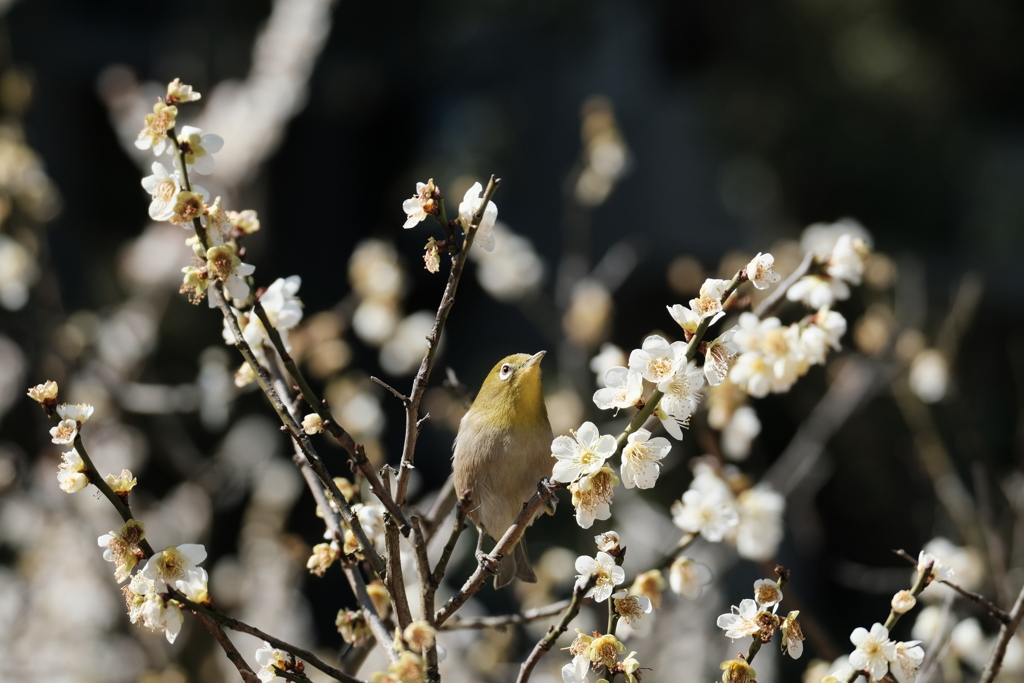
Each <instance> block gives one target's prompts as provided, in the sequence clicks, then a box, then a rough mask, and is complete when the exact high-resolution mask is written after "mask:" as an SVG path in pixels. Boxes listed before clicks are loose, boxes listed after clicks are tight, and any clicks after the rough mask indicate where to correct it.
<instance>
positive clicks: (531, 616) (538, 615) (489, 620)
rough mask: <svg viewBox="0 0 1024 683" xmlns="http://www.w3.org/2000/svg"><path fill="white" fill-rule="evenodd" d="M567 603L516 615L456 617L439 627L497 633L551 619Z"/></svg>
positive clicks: (537, 608)
mask: <svg viewBox="0 0 1024 683" xmlns="http://www.w3.org/2000/svg"><path fill="white" fill-rule="evenodd" d="M569 602H570V601H569V599H565V600H559V601H558V602H553V603H551V604H550V605H545V606H543V607H535V608H533V609H528V610H525V611H523V612H520V613H518V614H498V615H493V616H487V617H456V618H455V619H452V620H450V621H448V622H446V623H445V624H444V626H442V627H441V630H442V631H461V630H466V629H485V628H493V629H497V630H498V631H504V630H505V629H507V628H508V627H509V626H519V625H521V624H529V623H530V622H533V621H537V620H538V619H543V618H544V617H553V616H554V615H556V614H558V613H559V612H561V611H562V610H564V609H565V608H566V607H568V606H569Z"/></svg>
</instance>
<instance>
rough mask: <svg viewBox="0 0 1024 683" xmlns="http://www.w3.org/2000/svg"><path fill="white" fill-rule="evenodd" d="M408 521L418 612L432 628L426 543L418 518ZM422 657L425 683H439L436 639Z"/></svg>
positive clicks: (434, 586) (434, 588) (431, 580)
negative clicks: (418, 588) (416, 585)
mask: <svg viewBox="0 0 1024 683" xmlns="http://www.w3.org/2000/svg"><path fill="white" fill-rule="evenodd" d="M410 521H411V522H412V533H413V550H414V551H415V553H416V574H417V576H418V577H419V582H420V612H421V614H422V615H423V619H424V620H426V622H427V623H428V624H430V625H431V626H433V625H434V597H435V594H436V592H437V584H436V583H435V582H434V575H433V574H432V573H431V572H430V558H428V557H427V541H426V539H425V538H424V537H423V529H422V528H421V527H420V518H419V517H416V516H415V515H414V516H413V517H412V518H411V519H410ZM423 655H424V659H425V660H426V673H427V683H440V681H441V671H440V669H439V668H438V666H437V639H436V638H435V639H434V642H433V643H431V644H430V646H429V647H427V648H426V651H425V652H424V653H423Z"/></svg>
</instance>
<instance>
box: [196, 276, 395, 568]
mask: <svg viewBox="0 0 1024 683" xmlns="http://www.w3.org/2000/svg"><path fill="white" fill-rule="evenodd" d="M210 296H211V297H213V298H214V303H215V304H216V305H217V307H218V308H220V311H221V314H223V316H224V320H226V321H227V324H228V329H230V330H231V333H232V335H233V336H234V339H235V347H236V348H237V349H238V350H239V352H240V353H241V354H242V357H243V358H245V360H246V362H247V363H248V364H249V367H250V368H251V369H252V371H253V373H255V375H256V381H257V382H258V383H259V385H260V388H261V389H263V393H264V394H266V396H267V398H268V399H269V400H270V404H271V405H272V406H273V408H274V411H275V412H277V416H278V417H279V418H280V420H281V423H282V424H283V425H284V427H285V430H286V431H287V432H288V435H289V436H291V437H292V439H294V440H295V442H296V443H297V444H298V445H299V447H300V448H301V449H302V454H303V456H304V457H305V459H306V462H308V463H309V466H310V468H311V469H312V470H313V472H315V473H316V476H317V477H318V478H319V479H320V481H321V483H323V485H324V486H325V487H326V488H327V490H328V491H330V493H331V497H332V498H334V501H335V503H336V504H337V506H338V509H339V510H340V511H341V516H342V518H343V519H344V520H345V522H346V523H347V524H348V525H349V528H351V529H352V534H353V536H355V538H356V541H357V542H358V543H359V548H360V549H361V550H362V551H363V554H364V555H365V556H366V559H367V561H368V562H369V563H370V566H371V567H372V568H373V570H374V571H375V572H377V573H378V574H382V573H383V572H384V562H383V561H382V560H381V558H380V555H378V554H377V550H376V549H375V548H374V547H373V544H372V543H371V542H370V540H369V538H367V536H366V532H365V531H364V530H363V527H362V525H361V524H360V523H359V520H358V519H357V518H356V516H355V515H354V514H352V508H351V507H350V506H349V504H348V501H346V500H345V496H344V495H342V493H341V491H340V490H339V489H338V485H337V484H335V483H334V478H333V477H331V474H330V472H328V471H327V468H326V467H325V466H324V463H323V461H322V460H321V459H320V456H319V455H318V454H317V452H316V450H315V449H314V448H313V444H312V443H311V442H310V440H309V437H308V436H306V433H305V432H304V431H302V428H301V427H300V426H299V424H298V423H297V422H296V421H295V418H293V417H292V414H291V413H290V412H288V408H287V407H286V406H285V404H284V402H283V401H282V400H281V396H280V394H278V393H277V390H276V389H275V388H274V386H273V384H272V383H271V381H270V376H269V375H268V374H267V371H266V369H264V368H263V366H261V365H260V363H259V360H258V359H257V358H256V355H255V354H254V353H253V351H252V349H251V348H250V347H249V344H248V342H246V341H245V337H243V336H242V329H241V328H240V327H239V326H238V319H237V318H236V317H235V313H234V311H233V310H232V309H231V306H229V305H228V303H227V299H226V298H225V297H224V286H223V283H221V282H217V283H216V284H215V285H214V287H212V288H211V289H210ZM261 310H262V309H261ZM265 315H266V312H264V316H265ZM269 322H270V321H269V320H268V321H267V323H265V324H264V326H266V325H269ZM270 330H274V332H275V333H276V332H277V330H276V329H274V326H273V325H270V326H269V327H267V332H268V333H269V332H270ZM271 337H272V338H273V334H271ZM277 340H278V342H279V343H280V342H281V338H280V334H278V335H277ZM281 348H282V349H283V348H284V344H283V343H282V344H281ZM286 353H287V352H286ZM289 361H290V358H289V359H288V361H285V365H287V364H288V362H289ZM292 365H293V366H294V361H292ZM350 438H351V437H350Z"/></svg>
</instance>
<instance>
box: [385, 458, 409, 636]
mask: <svg viewBox="0 0 1024 683" xmlns="http://www.w3.org/2000/svg"><path fill="white" fill-rule="evenodd" d="M384 469H385V476H386V478H387V479H388V481H390V480H391V477H390V476H389V475H388V474H387V472H388V471H389V470H390V468H389V467H387V466H385V468H384ZM385 491H386V492H387V494H388V497H389V498H390V497H391V490H390V489H389V488H387V487H385ZM389 516H390V514H389V515H385V521H386V522H390V520H388V519H387V518H388V517H389ZM400 543H401V542H400V540H399V537H398V527H397V526H396V525H395V524H394V523H388V524H386V525H385V526H384V544H385V551H386V552H385V559H386V560H387V567H388V571H387V574H386V575H385V576H384V585H385V586H386V587H387V589H388V594H389V595H390V596H391V604H392V605H393V606H394V609H395V616H396V617H397V618H398V627H399V628H401V629H403V630H404V629H405V627H406V626H408V625H409V624H411V623H412V613H411V611H410V610H409V598H408V596H407V595H406V593H405V575H404V574H403V573H402V549H401V546H400Z"/></svg>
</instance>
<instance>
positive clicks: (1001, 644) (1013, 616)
mask: <svg viewBox="0 0 1024 683" xmlns="http://www.w3.org/2000/svg"><path fill="white" fill-rule="evenodd" d="M1022 617H1024V588H1022V589H1021V591H1020V594H1019V595H1018V596H1017V601H1016V602H1014V603H1013V609H1011V610H1010V621H1008V622H1007V623H1005V624H1003V625H1002V626H1001V627H1000V628H999V635H998V636H997V637H996V644H995V646H994V647H993V648H992V655H991V656H990V657H989V660H988V663H987V664H986V665H985V670H984V671H982V672H981V678H979V679H978V683H992V681H994V680H995V678H996V676H997V675H998V674H999V670H1000V669H1001V668H1002V667H1003V657H1005V656H1006V646H1007V645H1009V643H1010V639H1011V638H1013V634H1014V633H1016V631H1017V627H1018V626H1020V620H1021V618H1022Z"/></svg>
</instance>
